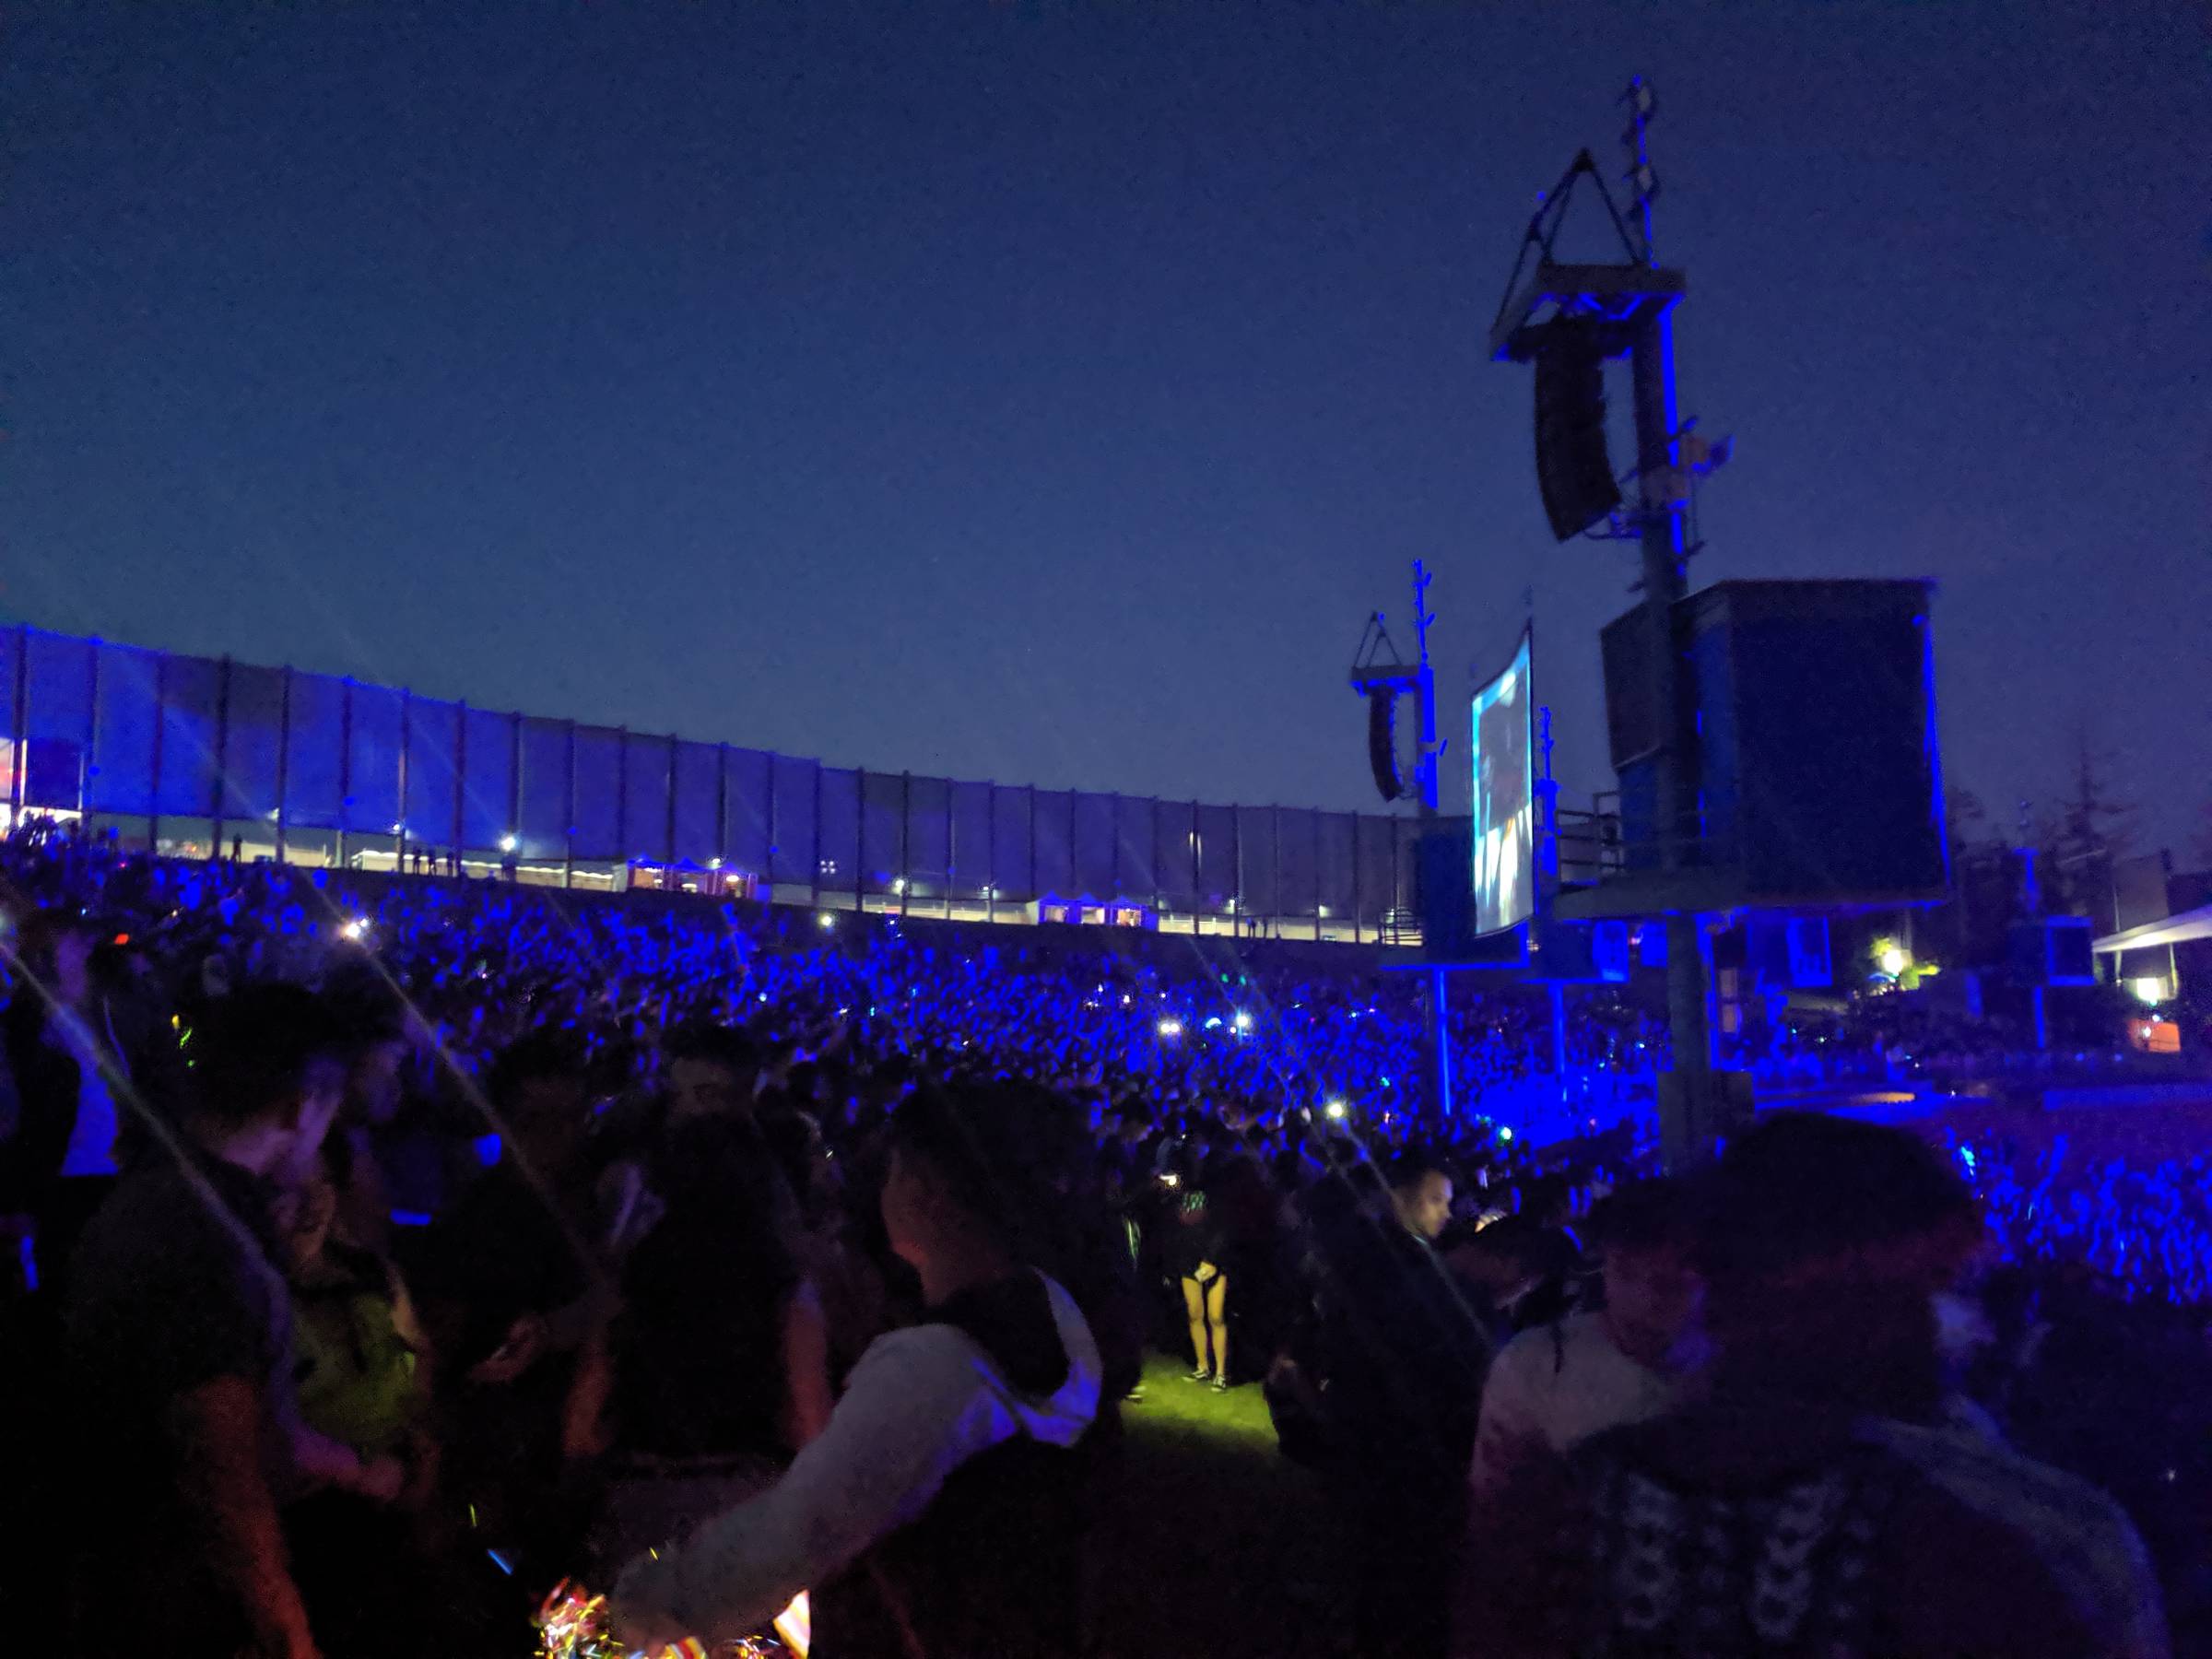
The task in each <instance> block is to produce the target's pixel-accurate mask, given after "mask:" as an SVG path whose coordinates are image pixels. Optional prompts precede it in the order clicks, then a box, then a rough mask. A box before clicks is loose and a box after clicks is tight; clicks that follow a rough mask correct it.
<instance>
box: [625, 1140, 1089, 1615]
mask: <svg viewBox="0 0 2212 1659" xmlns="http://www.w3.org/2000/svg"><path fill="white" fill-rule="evenodd" d="M993 1118H994V1113H992V1112H990V1110H989V1107H988V1103H986V1102H979V1101H977V1100H962V1101H955V1100H948V1099H946V1098H944V1097H932V1096H922V1097H917V1098H915V1099H914V1100H909V1101H908V1102H906V1103H905V1104H904V1105H902V1106H901V1107H900V1111H899V1113H898V1115H897V1117H896V1119H895V1120H894V1122H893V1124H892V1129H891V1143H892V1145H891V1155H890V1159H889V1164H888V1171H887V1173H886V1176H885V1182H884V1192H883V1218H884V1224H885V1228H886V1230H887V1231H888V1234H889V1237H890V1241H891V1245H892V1248H893V1249H894V1250H895V1251H896V1252H897V1253H898V1254H899V1255H900V1257H901V1258H902V1259H903V1260H905V1261H906V1262H907V1263H908V1264H909V1265H912V1267H913V1268H914V1269H915V1271H916V1272H917V1274H918V1275H919V1276H920V1277H921V1281H922V1288H923V1295H924V1300H925V1302H926V1304H927V1309H928V1312H926V1314H925V1315H924V1323H922V1324H918V1325H915V1326H912V1327H911V1328H909V1329H906V1330H902V1331H897V1332H894V1333H892V1334H891V1335H887V1336H884V1337H882V1338H880V1339H879V1340H878V1341H877V1342H876V1343H875V1344H874V1345H873V1346H872V1347H870V1348H869V1349H868V1351H867V1353H866V1354H865V1355H864V1356H863V1358H862V1359H861V1361H860V1364H859V1365H858V1367H857V1368H856V1369H855V1370H854V1371H853V1376H852V1378H851V1381H850V1382H849V1384H848V1386H847V1389H846V1392H845V1394H844V1396H843V1397H842V1398H841V1400H840V1401H839V1402H838V1404H837V1407H836V1410H835V1411H834V1412H833V1413H832V1414H831V1416H830V1425H829V1428H828V1429H827V1430H825V1431H824V1432H823V1434H822V1435H821V1437H820V1438H819V1439H818V1440H817V1441H814V1442H813V1443H812V1444H811V1445H809V1446H808V1447H807V1448H806V1450H805V1451H804V1452H802V1453H800V1454H799V1456H798V1458H797V1460H796V1461H795V1462H794V1464H793V1465H792V1466H791V1468H790V1469H789V1471H787V1472H786V1473H785V1475H784V1476H783V1477H782V1479H781V1480H779V1481H778V1482H777V1483H776V1484H775V1486H773V1487H772V1488H770V1489H769V1490H768V1491H766V1492H764V1493H762V1494H761V1495H760V1496H759V1497H758V1498H755V1499H753V1500H750V1501H748V1502H746V1503H744V1504H741V1505H739V1506H738V1507H737V1508H735V1509H734V1510H732V1511H730V1512H727V1513H725V1514H723V1515H721V1516H719V1517H717V1518H716V1519H714V1520H712V1521H711V1522H708V1523H706V1524H704V1525H702V1526H701V1527H700V1529H699V1530H698V1531H697V1532H696V1533H695V1534H693V1535H691V1536H690V1537H689V1538H688V1539H686V1540H681V1541H678V1542H676V1543H674V1544H672V1545H671V1546H670V1547H664V1548H662V1549H661V1550H659V1551H658V1552H657V1553H656V1554H654V1555H650V1556H647V1557H644V1558H641V1559H638V1560H636V1561H633V1562H632V1563H631V1564H630V1565H629V1568H628V1569H627V1570H625V1571H624V1572H623V1573H622V1575H621V1578H620V1580H619V1582H618V1583H617V1585H616V1588H615V1593H614V1595H613V1598H612V1606H611V1611H612V1616H613V1622H614V1628H615V1629H616V1630H617V1631H618V1633H619V1634H620V1635H621V1636H622V1637H623V1638H624V1639H625V1640H627V1641H629V1642H631V1643H632V1644H633V1645H635V1646H641V1647H645V1648H648V1649H652V1648H655V1647H658V1646H661V1645H665V1644H668V1643H672V1642H674V1641H678V1640H680V1639H682V1638H684V1637H697V1638H699V1639H700V1640H702V1641H706V1642H708V1643H709V1644H710V1645H712V1644H714V1643H717V1642H721V1641H728V1640H732V1639H735V1638H737V1637H740V1636H743V1635H745V1634H747V1633H748V1632H751V1631H755V1630H760V1629H761V1628H763V1627H765V1626H766V1625H767V1624H768V1622H769V1621H770V1620H771V1618H774V1616H775V1615H776V1614H777V1613H778V1612H779V1611H780V1610H781V1609H782V1608H783V1607H784V1606H785V1605H786V1604H788V1603H789V1602H790V1601H791V1599H792V1598H793V1597H794V1595H796V1594H798V1593H799V1592H801V1591H810V1592H811V1593H812V1611H813V1619H814V1651H815V1652H816V1653H818V1654H820V1655H821V1659H851V1656H853V1655H874V1654H878V1653H882V1654H895V1653H896V1654H902V1653H909V1652H913V1653H929V1654H933V1655H934V1654H947V1655H950V1654H956V1653H958V1654H976V1655H981V1654H986V1653H987V1654H991V1655H993V1656H994V1659H1028V1656H1030V1655H1036V1656H1037V1659H1050V1656H1057V1655H1062V1654H1071V1653H1074V1652H1075V1651H1076V1649H1077V1645H1078V1634H1079V1632H1078V1630H1077V1607H1078V1606H1079V1603H1080V1594H1079V1588H1080V1582H1081V1565H1080V1558H1081V1552H1082V1547H1083V1533H1084V1512H1085V1504H1086V1500H1087V1497H1088V1485H1089V1481H1088V1466H1089V1465H1088V1457H1087V1455H1086V1453H1087V1451H1088V1447H1087V1444H1086V1441H1087V1437H1088V1434H1089V1430H1090V1429H1091V1426H1092V1425H1093V1423H1094V1422H1095V1421H1096V1420H1097V1418H1098V1414H1099V1406H1100V1363H1099V1352H1098V1347H1097V1345H1096V1343H1095V1342H1094V1341H1093V1340H1092V1337H1091V1334H1090V1330H1089V1327H1088V1324H1086V1323H1085V1321H1084V1318H1083V1315H1082V1313H1081V1312H1079V1311H1078V1310H1077V1307H1076V1304H1075V1302H1074V1300H1072V1299H1071V1298H1070V1297H1069V1296H1068V1294H1067V1292H1066V1291H1065V1289H1063V1288H1061V1287H1060V1286H1059V1285H1058V1284H1057V1283H1055V1282H1054V1281H1053V1280H1052V1279H1051V1278H1049V1277H1046V1276H1045V1275H1044V1274H1042V1273H1041V1272H1039V1271H1037V1270H1036V1269H1035V1268H1033V1267H1031V1266H1029V1265H1026V1264H1024V1263H1023V1261H1022V1260H1021V1259H1020V1256H1019V1254H1018V1252H1017V1247H1016V1245H1015V1242H1014V1241H1015V1240H1016V1239H1017V1238H1018V1237H1019V1236H1020V1230H1019V1229H1018V1227H1017V1226H1015V1225H1012V1224H1011V1213H1010V1212H1011V1211H1013V1210H1014V1209H1016V1208H1018V1207H1019V1206H1022V1205H1023V1204H1025V1203H1026V1202H1027V1201H1028V1194H1027V1192H1026V1191H1024V1188H1025V1186H1026V1185H1027V1182H1025V1180H1024V1177H1023V1175H1022V1173H1021V1171H1020V1170H1019V1169H1018V1164H1019V1159H1018V1156H1016V1155H1015V1154H1013V1153H1012V1152H1010V1150H1009V1147H1010V1146H1012V1145H1016V1144H1018V1141H1019V1138H1020V1137H1019V1135H1018V1134H1015V1135H1007V1134H1005V1133H1002V1131H1003V1130H1004V1129H1005V1127H1006V1125H1004V1124H1000V1123H997V1122H994V1121H988V1120H991V1119H993Z"/></svg>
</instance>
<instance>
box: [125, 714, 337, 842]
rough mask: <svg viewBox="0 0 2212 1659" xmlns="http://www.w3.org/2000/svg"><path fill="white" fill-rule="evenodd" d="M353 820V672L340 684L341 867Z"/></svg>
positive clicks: (157, 773) (157, 774)
mask: <svg viewBox="0 0 2212 1659" xmlns="http://www.w3.org/2000/svg"><path fill="white" fill-rule="evenodd" d="M155 775H156V776H157V777H159V775H160V774H159V772H156V774H155ZM352 822H353V676H351V675H350V674H349V675H347V677H346V678H345V679H344V681H343V682H341V684H340V686H339V688H338V830H337V839H336V840H335V841H334V842H333V843H332V849H333V851H334V852H335V853H336V855H337V856H336V857H335V859H334V860H333V861H332V862H333V863H334V864H335V865H337V867H338V868H339V869H341V870H343V869H344V868H346V830H347V827H348V826H349V825H351V824H352Z"/></svg>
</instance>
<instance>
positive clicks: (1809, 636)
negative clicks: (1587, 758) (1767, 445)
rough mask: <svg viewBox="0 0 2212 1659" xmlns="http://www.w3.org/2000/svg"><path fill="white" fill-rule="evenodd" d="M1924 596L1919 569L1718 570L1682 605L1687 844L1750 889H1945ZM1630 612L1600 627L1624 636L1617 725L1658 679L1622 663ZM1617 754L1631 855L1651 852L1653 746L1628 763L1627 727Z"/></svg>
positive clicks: (1756, 897)
mask: <svg viewBox="0 0 2212 1659" xmlns="http://www.w3.org/2000/svg"><path fill="white" fill-rule="evenodd" d="M1928 601H1929V587H1928V584H1927V583H1925V582H1720V583H1717V584H1715V585H1714V586H1712V587H1710V588H1707V589H1705V590H1703V591H1702V592H1701V593H1697V594H1691V595H1690V596H1689V597H1688V598H1686V599H1684V600H1683V601H1682V602H1681V603H1680V604H1679V605H1677V606H1676V607H1675V611H1674V642H1675V649H1676V651H1677V653H1678V667H1679V677H1680V680H1681V682H1682V684H1683V688H1684V690H1685V693H1686V697H1687V698H1688V700H1689V703H1690V706H1691V707H1692V708H1694V709H1695V711H1696V713H1695V716H1694V719H1693V721H1692V723H1691V730H1690V731H1689V732H1688V734H1686V736H1687V738H1688V746H1689V754H1688V757H1687V759H1688V761H1689V771H1690V772H1691V775H1692V778H1693V781H1694V784H1695V794H1696V802H1697V808H1698V814H1699V817H1698V824H1697V829H1698V842H1697V846H1696V848H1695V854H1696V858H1697V862H1699V863H1700V864H1703V865H1708V866H1712V867H1715V868H1724V869H1728V870H1732V871H1734V872H1735V873H1736V874H1737V875H1738V876H1739V877H1740V891H1741V893H1742V896H1743V901H1744V902H1747V903H1755V904H1756V903H1765V904H1773V905H1790V904H1831V903H1870V904H1881V903H1908V902H1914V901H1920V900H1933V899H1936V898H1940V897H1941V896H1942V895H1943V894H1944V893H1945V892H1946V891H1947V888H1948V887H1949V885H1950V855H1949V849H1948V845H1947V841H1946V839H1945V836H1944V828H1943V773H1942V762H1941V756H1940V751H1939V748H1938V746H1937V742H1936V730H1935V688H1934V664H1935V657H1934V652H1933V648H1932V644H1931V637H1930V632H1929V625H1928ZM1638 620H1639V618H1637V617H1636V616H1635V615H1634V614H1633V613H1630V615H1629V616H1625V617H1622V618H1618V619H1617V620H1616V621H1615V622H1614V623H1613V624H1612V626H1611V627H1610V628H1609V629H1607V630H1606V632H1607V637H1608V640H1612V639H1615V638H1618V639H1620V640H1621V641H1623V643H1624V649H1623V650H1621V651H1618V652H1617V651H1610V650H1609V651H1608V652H1607V653H1606V670H1607V675H1606V705H1607V710H1608V724H1610V725H1611V726H1612V728H1613V729H1614V730H1615V732H1616V733H1619V732H1621V731H1623V730H1631V731H1632V730H1637V729H1641V727H1643V726H1648V725H1650V724H1651V721H1650V717H1649V716H1648V715H1645V714H1640V713H1637V712H1634V710H1635V705H1636V703H1637V700H1639V699H1642V700H1644V701H1646V702H1648V700H1649V696H1650V693H1649V688H1648V686H1640V685H1636V684H1631V683H1627V682H1625V681H1623V680H1620V679H1618V678H1617V677H1616V676H1617V674H1618V673H1625V672H1627V670H1628V666H1629V665H1630V662H1631V658H1632V653H1630V652H1629V651H1628V650H1626V648H1625V646H1626V641H1627V640H1628V638H1629V630H1630V629H1632V628H1633V626H1634V625H1635V624H1636V623H1637V622H1638ZM1645 661H1646V662H1647V663H1648V658H1646V659H1645ZM1623 711H1628V712H1625V713H1624V712H1623ZM1616 764H1617V767H1618V772H1619V777H1620V787H1621V832H1622V837H1623V840H1624V841H1626V842H1627V843H1628V847H1629V860H1628V862H1629V865H1630V868H1631V869H1634V868H1637V867H1639V866H1640V865H1648V864H1653V863H1655V862H1656V845H1657V840H1658V836H1659V825H1658V823H1657V806H1658V791H1657V788H1656V771H1657V764H1658V760H1657V756H1656V755H1652V756H1647V757H1642V758H1640V759H1630V760H1628V761H1627V762H1626V763H1622V762H1621V760H1620V758H1619V749H1618V739H1617V747H1616ZM1639 849H1641V852H1640V851H1639Z"/></svg>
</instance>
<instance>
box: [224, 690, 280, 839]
mask: <svg viewBox="0 0 2212 1659" xmlns="http://www.w3.org/2000/svg"><path fill="white" fill-rule="evenodd" d="M283 753H284V670H283V669H281V668H263V667H260V666H258V665H254V664H252V663H232V664H231V665H230V690H229V701H228V704H227V724H226V725H225V728H224V736H223V817H224V818H248V819H253V820H255V821H257V822H263V823H275V822H276V821H277V767H278V766H279V765H280V764H282V756H283Z"/></svg>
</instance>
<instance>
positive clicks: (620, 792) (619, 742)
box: [615, 726, 632, 893]
mask: <svg viewBox="0 0 2212 1659" xmlns="http://www.w3.org/2000/svg"><path fill="white" fill-rule="evenodd" d="M615 732H616V736H615V852H616V854H617V856H618V857H619V858H620V859H621V860H622V885H621V887H620V888H618V889H617V890H618V891H619V892H625V893H627V892H628V891H629V865H630V859H631V856H632V854H631V853H630V851H629V727H628V726H617V727H616V728H615Z"/></svg>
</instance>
